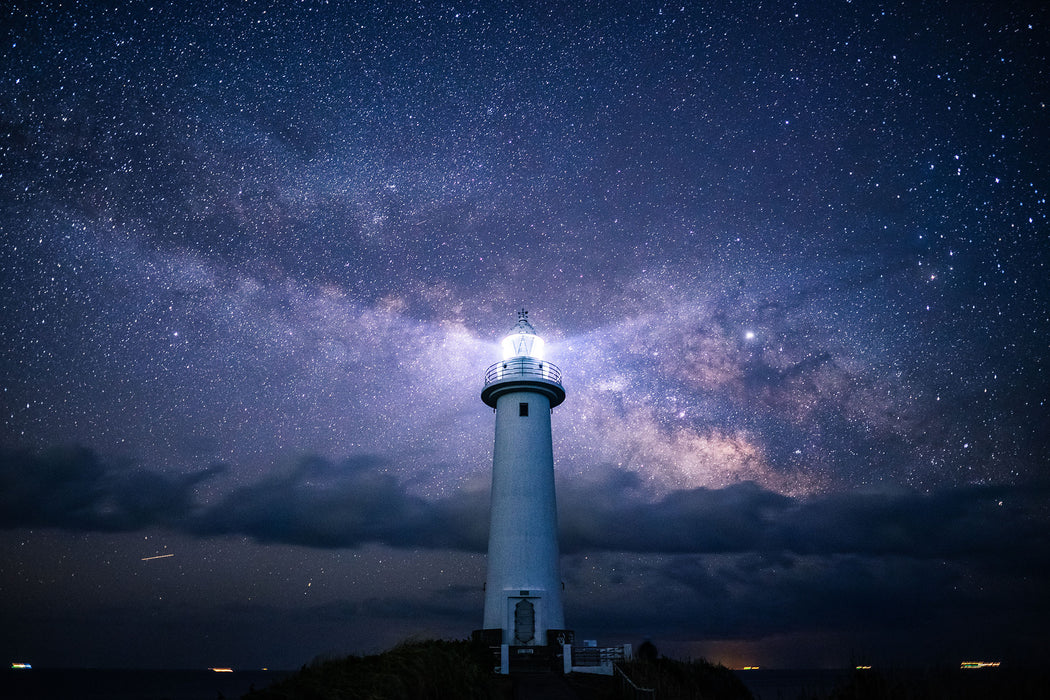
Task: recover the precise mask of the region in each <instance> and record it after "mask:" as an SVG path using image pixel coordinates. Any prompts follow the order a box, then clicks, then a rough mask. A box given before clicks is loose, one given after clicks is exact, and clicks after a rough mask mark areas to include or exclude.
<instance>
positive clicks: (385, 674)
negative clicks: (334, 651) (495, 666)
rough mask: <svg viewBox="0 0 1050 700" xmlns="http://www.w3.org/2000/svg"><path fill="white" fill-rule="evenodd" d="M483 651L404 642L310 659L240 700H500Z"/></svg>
mask: <svg viewBox="0 0 1050 700" xmlns="http://www.w3.org/2000/svg"><path fill="white" fill-rule="evenodd" d="M490 665H491V664H490V661H489V657H488V656H487V649H484V648H481V649H479V648H478V647H477V646H475V645H473V644H471V643H470V642H468V641H443V640H437V641H410V642H404V643H402V644H399V645H398V646H396V647H394V648H393V649H390V650H389V651H385V652H383V653H382V654H376V655H372V656H348V657H346V658H343V659H327V660H321V661H315V662H314V663H312V664H310V665H309V666H304V667H303V668H302V669H301V670H300V671H299V672H298V673H296V674H294V675H292V676H290V677H288V678H285V679H283V680H281V681H278V682H277V683H275V684H273V685H271V686H269V687H267V688H263V689H261V690H253V691H252V692H250V693H248V694H247V695H245V696H244V700H402V699H403V700H443V699H444V698H463V700H503V698H504V697H505V696H504V692H503V690H502V689H501V688H500V684H499V683H498V682H497V678H496V677H495V676H493V675H492V674H491V673H490V672H489V671H488V670H487V668H486V667H487V666H490Z"/></svg>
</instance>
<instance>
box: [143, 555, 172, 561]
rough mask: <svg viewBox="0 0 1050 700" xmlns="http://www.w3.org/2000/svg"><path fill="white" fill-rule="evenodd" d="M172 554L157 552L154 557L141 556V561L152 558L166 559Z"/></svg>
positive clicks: (151, 559)
mask: <svg viewBox="0 0 1050 700" xmlns="http://www.w3.org/2000/svg"><path fill="white" fill-rule="evenodd" d="M173 556H175V555H174V554H158V555H157V556H155V557H142V561H153V560H154V559H166V558H168V557H173Z"/></svg>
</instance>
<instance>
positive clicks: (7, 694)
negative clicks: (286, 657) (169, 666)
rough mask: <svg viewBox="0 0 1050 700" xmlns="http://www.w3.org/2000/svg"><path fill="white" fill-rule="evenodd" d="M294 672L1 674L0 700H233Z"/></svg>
mask: <svg viewBox="0 0 1050 700" xmlns="http://www.w3.org/2000/svg"><path fill="white" fill-rule="evenodd" d="M292 673H294V671H236V670H235V671H232V672H229V673H225V672H222V673H219V672H215V671H209V670H185V671H171V670H156V671H150V670H113V669H38V668H32V669H17V670H16V669H4V670H2V671H0V698H4V700H220V699H222V698H225V699H226V700H236V699H238V698H240V697H241V696H243V695H244V694H245V693H247V692H248V691H249V690H252V689H253V688H265V687H266V686H268V685H270V684H271V683H273V682H275V681H278V680H280V679H282V678H285V677H287V676H290V675H291V674H292Z"/></svg>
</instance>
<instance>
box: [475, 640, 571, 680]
mask: <svg viewBox="0 0 1050 700" xmlns="http://www.w3.org/2000/svg"><path fill="white" fill-rule="evenodd" d="M575 638H576V633H575V632H573V631H572V630H547V643H546V644H545V645H540V644H535V645H529V646H516V645H515V646H512V645H510V644H504V643H503V630H501V629H484V630H474V631H473V632H472V633H471V639H473V641H474V642H475V643H476V644H479V645H483V646H485V647H488V649H489V652H490V654H491V658H492V662H493V664H492V670H493V672H494V673H499V674H502V675H508V674H516V673H549V672H555V673H568V670H566V669H570V668H571V663H569V664H566V663H565V658H566V656H565V654H566V652H568V653H570V654H571V651H569V650H571V649H572V644H573V642H574V641H575Z"/></svg>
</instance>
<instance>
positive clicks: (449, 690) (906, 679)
mask: <svg viewBox="0 0 1050 700" xmlns="http://www.w3.org/2000/svg"><path fill="white" fill-rule="evenodd" d="M639 651H641V649H640V650H639ZM639 656H640V657H644V658H637V659H635V660H634V661H631V662H628V663H626V664H624V665H623V666H622V668H623V670H624V671H625V672H626V674H627V676H628V677H629V678H630V679H631V681H633V683H634V685H636V686H638V687H640V688H645V689H652V690H653V691H655V692H654V693H653V694H649V693H638V692H636V691H635V689H634V688H633V687H632V686H631V685H630V684H629V683H627V682H625V681H623V680H622V679H621V678H620V677H619V676H613V677H610V676H599V675H589V674H581V673H575V674H572V675H570V676H567V677H562V676H561V675H560V674H554V676H552V677H550V678H549V679H548V681H547V682H546V687H548V688H556V689H557V690H558V691H559V693H560V694H559V695H558V696H557V697H571V696H573V695H575V696H576V697H578V698H579V699H580V700H636V699H637V698H650V697H652V698H655V699H656V700H701V699H702V700H749V699H750V698H751V697H752V696H751V693H750V692H749V691H748V689H747V688H746V687H745V686H744V684H743V683H742V682H741V681H740V679H739V678H738V677H737V676H736V674H734V673H733V672H732V671H730V670H729V669H727V668H725V667H724V666H720V665H719V666H716V665H713V664H710V663H708V662H706V661H703V660H697V661H678V660H675V659H669V658H667V657H657V656H656V655H655V653H654V654H651V655H641V654H640V655H639ZM530 675H531V678H523V677H514V676H511V677H506V676H498V675H495V674H493V673H492V656H491V653H490V651H489V650H488V649H487V648H486V647H484V646H480V647H479V646H477V645H475V644H473V643H471V642H469V641H412V642H405V643H403V644H400V645H398V646H396V647H394V648H393V649H391V650H389V651H386V652H383V653H382V654H376V655H372V656H348V657H346V658H340V659H325V660H319V661H315V662H314V663H312V664H310V665H309V666H304V667H303V668H302V669H301V670H300V671H299V672H298V673H296V674H294V675H292V676H290V677H288V678H285V679H283V680H281V681H278V682H277V683H275V684H273V685H271V686H269V687H267V688H263V689H260V690H253V691H252V692H250V693H248V694H247V695H245V696H244V699H243V700H337V699H338V700H445V699H455V700H529V698H531V697H533V695H534V694H535V692H536V691H537V689H538V688H541V687H544V683H537V681H536V677H537V676H538V675H540V674H530ZM530 693H531V694H530ZM778 697H783V696H778ZM1048 697H1050V673H1048V672H1044V671H1024V670H1009V669H992V670H980V671H962V670H959V669H942V670H925V671H884V672H881V671H857V672H854V673H853V674H851V675H850V676H849V678H848V679H846V680H845V681H843V682H842V683H841V684H840V685H839V686H838V687H836V688H835V689H834V690H832V691H831V692H830V693H821V694H810V693H805V692H802V693H800V694H799V695H797V696H791V697H788V698H787V700H991V699H996V698H1010V700H1043V699H1045V698H1048Z"/></svg>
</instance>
